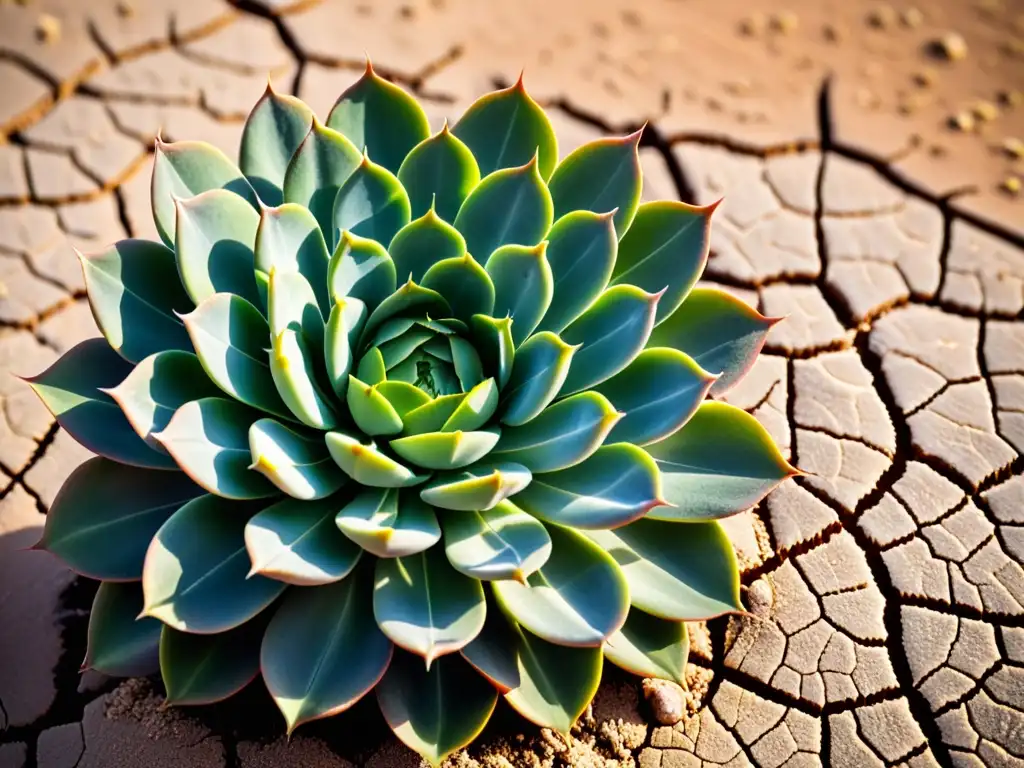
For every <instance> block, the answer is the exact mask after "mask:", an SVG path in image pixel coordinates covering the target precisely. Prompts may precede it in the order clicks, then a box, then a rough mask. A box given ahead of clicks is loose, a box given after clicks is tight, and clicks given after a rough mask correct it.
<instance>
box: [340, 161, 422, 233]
mask: <svg viewBox="0 0 1024 768" xmlns="http://www.w3.org/2000/svg"><path fill="white" fill-rule="evenodd" d="M411 211H412V209H411V207H410V205H409V195H408V194H406V191H405V188H404V187H403V186H402V184H401V182H400V181H399V180H398V179H397V178H396V177H395V175H394V174H393V173H391V172H390V171H389V170H388V169H387V168H385V167H384V166H382V165H377V164H376V163H374V162H372V161H371V160H370V159H369V157H368V156H366V155H364V156H363V161H362V162H361V163H360V164H359V166H358V167H357V168H356V169H355V170H354V171H353V172H352V174H351V175H350V176H349V177H348V178H347V179H346V180H345V183H344V184H342V185H341V188H340V189H339V190H338V196H337V197H336V198H335V200H334V233H335V238H337V237H340V235H341V233H342V232H351V233H352V234H354V235H358V236H360V237H368V238H372V239H373V240H376V241H377V242H378V243H390V242H391V238H393V237H394V236H395V235H396V234H397V233H398V231H399V230H400V229H401V228H402V227H404V226H405V225H406V224H408V223H409V220H410V218H411Z"/></svg>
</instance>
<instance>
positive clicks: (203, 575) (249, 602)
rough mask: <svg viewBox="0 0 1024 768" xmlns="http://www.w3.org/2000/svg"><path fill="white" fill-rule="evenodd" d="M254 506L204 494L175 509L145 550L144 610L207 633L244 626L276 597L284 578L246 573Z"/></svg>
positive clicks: (182, 627) (189, 629)
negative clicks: (248, 525) (248, 526)
mask: <svg viewBox="0 0 1024 768" xmlns="http://www.w3.org/2000/svg"><path fill="white" fill-rule="evenodd" d="M252 511H254V509H253V507H252V506H251V505H248V504H240V503H238V502H232V501H228V500H226V499H221V498H218V497H216V496H212V495H206V496H200V497H199V498H198V499H193V500H192V501H190V502H188V504H186V505H185V506H183V507H182V508H181V509H179V510H178V511H177V512H175V513H174V514H173V515H172V516H171V518H170V519H169V520H168V521H167V522H166V523H164V524H163V525H162V526H161V527H160V530H159V531H157V533H156V536H154V537H153V541H152V543H151V544H150V545H149V550H148V551H147V552H146V565H145V568H144V569H143V572H142V589H143V591H144V592H145V597H146V600H145V603H146V605H145V609H144V610H143V614H142V615H145V616H152V617H154V618H157V619H160V621H162V622H163V623H164V624H167V625H168V626H170V627H173V628H174V629H177V630H180V631H182V632H193V633H196V634H201V635H206V634H216V633H218V632H226V631H227V630H229V629H233V628H234V627H237V626H240V625H242V624H244V623H245V622H247V621H248V620H249V619H251V618H252V617H253V616H255V615H256V614H258V613H259V612H260V611H262V610H263V609H264V608H266V607H267V606H268V605H270V604H271V603H272V602H274V600H275V599H276V598H277V596H278V595H280V594H281V592H282V591H283V590H284V588H285V585H284V584H283V583H281V582H279V581H273V580H272V579H265V578H263V577H262V576H253V577H252V578H249V579H247V578H246V573H247V572H248V570H249V556H248V553H247V552H246V551H245V539H244V529H245V524H246V521H247V520H248V518H249V517H250V513H251V512H252ZM197 531H202V535H201V536H197V535H196V532H197Z"/></svg>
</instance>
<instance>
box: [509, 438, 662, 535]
mask: <svg viewBox="0 0 1024 768" xmlns="http://www.w3.org/2000/svg"><path fill="white" fill-rule="evenodd" d="M516 503H517V504H519V505H520V506H521V507H522V508H523V509H525V510H526V511H527V512H529V513H530V514H532V515H535V516H537V517H539V518H541V519H543V520H548V521H550V522H552V523H557V524H559V525H567V526H570V527H573V528H581V529H588V528H617V527H618V526H620V525H625V524H626V523H629V522H631V521H633V520H636V519H638V518H640V517H643V516H644V515H645V514H647V513H648V512H649V511H650V510H651V509H653V508H654V507H657V506H659V505H663V504H665V502H664V501H663V500H662V499H661V478H660V477H659V475H658V467H657V465H656V464H655V463H654V461H653V460H652V459H651V457H650V456H648V455H647V454H646V453H645V452H644V450H643V449H642V448H637V447H636V446H634V445H629V444H628V443H616V444H615V445H606V446H604V447H603V448H599V449H598V450H597V452H595V453H594V455H593V456H591V457H590V458H589V459H587V460H586V461H584V462H582V463H580V464H577V465H575V466H573V467H570V468H569V469H563V470H561V471H559V472H550V473H546V474H543V475H537V476H536V477H534V479H533V482H532V483H530V485H529V487H527V488H526V489H525V490H523V491H522V493H520V495H519V496H517V497H516Z"/></svg>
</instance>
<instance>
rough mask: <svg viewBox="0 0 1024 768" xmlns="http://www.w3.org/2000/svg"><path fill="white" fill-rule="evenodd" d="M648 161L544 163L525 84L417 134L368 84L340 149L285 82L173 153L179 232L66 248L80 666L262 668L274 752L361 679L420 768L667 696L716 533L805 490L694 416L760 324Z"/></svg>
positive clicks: (721, 604)
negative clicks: (231, 139) (463, 750)
mask: <svg viewBox="0 0 1024 768" xmlns="http://www.w3.org/2000/svg"><path fill="white" fill-rule="evenodd" d="M639 141H640V135H639V133H637V134H633V135H630V136H626V137H622V138H609V139H600V140H597V141H593V142H590V143H588V144H585V145H583V146H582V147H580V148H579V149H577V150H575V151H573V152H572V153H570V154H569V155H568V156H566V157H564V158H562V159H561V160H559V159H558V150H557V143H556V139H555V134H554V131H553V130H552V127H551V124H550V122H549V121H548V118H547V117H546V115H545V113H544V111H543V110H542V109H541V108H540V107H539V106H538V105H537V103H536V102H534V101H533V100H532V99H531V98H530V97H529V96H528V94H527V93H526V91H525V89H524V88H523V86H522V83H521V82H520V83H517V84H516V85H515V86H513V87H511V88H508V89H504V90H500V91H497V92H495V93H491V94H488V95H486V96H484V97H483V98H481V99H480V100H478V101H477V102H476V103H474V104H473V105H472V106H471V107H470V108H469V109H468V110H467V111H466V113H465V114H464V115H463V116H462V118H461V119H460V120H459V121H458V122H457V123H456V124H455V125H454V126H453V127H452V128H450V129H449V128H448V126H447V125H445V126H444V127H443V128H442V129H441V130H440V131H439V132H437V133H433V134H432V133H431V132H430V127H429V124H428V120H427V117H426V115H425V113H424V111H423V109H422V108H421V107H420V105H419V104H418V103H417V102H416V100H415V99H414V98H413V97H412V96H410V95H409V94H407V93H406V92H405V91H403V90H401V89H400V88H398V87H397V86H395V85H393V84H391V83H389V82H387V81H386V80H384V79H382V78H380V77H379V76H377V75H376V74H375V73H374V72H373V71H372V69H371V68H369V67H368V68H367V71H366V73H365V74H364V75H363V76H362V77H361V78H360V79H359V80H358V81H357V82H356V83H355V84H354V85H352V86H351V87H350V88H349V89H348V90H347V91H345V92H344V93H343V94H342V95H341V97H340V98H339V99H338V102H337V103H336V104H335V106H334V108H333V110H332V111H331V113H330V115H329V117H328V119H327V122H326V124H321V123H320V122H319V121H318V120H317V118H316V117H315V116H314V114H313V113H312V111H311V110H310V109H309V108H308V107H307V106H306V105H305V104H303V103H302V102H301V101H300V100H298V99H296V98H294V97H292V96H286V95H281V94H278V93H275V92H274V91H273V90H272V89H270V88H268V90H267V93H266V94H265V95H264V96H263V98H262V99H260V101H259V103H257V104H256V106H255V107H254V109H253V111H252V113H251V114H250V116H249V118H248V121H247V123H246V125H245V129H244V133H243V136H242V142H241V152H240V158H239V162H238V164H237V165H236V164H235V163H234V162H233V161H232V160H230V159H229V158H228V157H227V156H225V155H224V154H223V153H221V152H220V151H219V150H217V149H215V148H214V147H212V146H210V145H208V144H205V143H202V142H192V141H181V142H175V143H169V144H168V143H163V142H160V141H158V142H157V145H156V154H155V164H154V171H153V186H152V203H153V214H154V218H155V222H156V226H157V230H158V231H159V234H160V237H161V239H162V242H149V241H144V240H124V241H121V242H119V243H116V244H115V245H113V246H112V247H111V248H109V249H108V250H106V251H103V252H102V253H97V254H92V255H84V256H82V257H81V262H82V266H83V269H84V273H85V281H86V285H87V288H88V294H89V300H90V303H91V306H92V310H93V314H94V316H95V318H96V322H97V324H98V326H99V328H100V330H101V331H102V333H103V337H104V338H97V339H92V340H89V341H85V342H83V343H81V344H79V345H78V346H76V347H74V348H73V349H71V350H69V351H68V352H67V353H66V354H65V355H64V356H63V357H61V358H60V359H59V360H58V361H57V362H56V363H55V364H54V365H53V366H52V367H51V368H49V369H48V370H46V371H44V372H43V373H41V374H39V375H38V376H36V377H33V378H31V379H29V382H30V384H31V385H32V387H33V388H34V389H35V391H36V392H37V393H38V394H39V396H40V397H41V398H42V400H43V401H44V402H45V403H46V405H47V406H48V407H49V408H50V410H51V411H53V413H54V414H55V416H56V418H57V420H58V421H59V423H60V425H61V427H63V428H64V429H65V430H66V431H67V432H68V433H69V434H70V435H71V436H72V437H73V438H74V439H75V440H77V441H78V442H80V443H81V444H82V445H84V446H86V447H87V448H89V449H90V450H92V451H93V452H94V453H96V454H97V456H96V457H95V458H92V459H90V460H89V461H87V462H86V463H85V464H83V465H82V466H81V467H79V468H78V469H77V470H76V471H75V472H74V473H73V474H72V475H71V476H70V477H69V478H68V480H67V481H66V483H65V484H64V486H63V488H62V489H61V490H60V492H59V494H58V496H57V498H56V500H55V501H54V503H53V505H52V508H51V509H50V512H49V515H48V516H47V520H46V526H45V531H44V535H43V538H42V541H41V542H40V544H39V547H40V548H42V549H46V550H49V551H50V552H53V553H54V554H56V555H57V556H59V557H60V558H61V559H62V560H63V561H65V562H66V563H67V564H68V565H69V566H70V567H71V568H73V569H74V570H75V571H77V572H78V573H80V574H82V575H84V576H86V577H89V578H92V579H98V580H100V581H101V582H102V584H101V585H100V587H99V591H98V593H97V595H96V600H95V604H94V605H93V609H92V614H91V619H90V625H89V648H88V657H87V658H86V660H85V666H87V667H93V668H95V669H98V670H100V671H102V672H104V673H107V674H110V675H126V676H130V675H142V674H150V673H153V672H155V671H157V669H159V672H160V674H161V676H162V678H163V681H164V684H165V686H166V690H167V697H168V700H169V701H170V702H171V703H174V704H200V703H206V702H212V701H217V700H220V699H223V698H225V697H227V696H230V695H231V694H233V693H235V692H236V691H238V690H240V689H241V688H242V687H244V686H245V685H246V684H247V683H249V682H250V681H251V680H252V679H253V678H255V677H256V676H257V675H262V677H263V680H264V682H265V684H266V687H267V688H268V690H269V691H270V694H271V695H272V696H273V698H274V700H275V701H276V703H277V705H278V707H279V708H280V710H281V712H282V714H283V715H284V718H285V720H286V723H287V728H288V730H289V732H290V731H291V730H292V729H294V728H295V727H297V726H298V725H300V724H302V723H305V722H307V721H310V720H314V719H317V718H322V717H326V716H329V715H333V714H335V713H338V712H341V711H343V710H344V709H346V708H347V707H349V706H350V705H352V704H353V703H354V702H356V701H357V700H359V699H360V698H361V697H362V696H364V695H366V694H367V693H369V692H370V691H371V690H374V689H375V690H376V695H377V698H378V701H379V704H380V707H381V709H382V711H383V713H384V716H385V717H386V719H387V721H388V722H389V723H390V725H391V727H392V728H393V729H394V731H395V733H396V734H397V736H398V737H399V738H400V739H401V740H402V741H404V742H405V743H406V744H408V745H409V746H410V747H411V748H412V749H414V750H416V751H417V752H418V753H419V754H421V755H422V756H423V757H424V758H426V759H428V760H429V761H431V762H433V763H437V762H439V761H440V760H442V759H443V758H444V756H445V755H447V754H449V753H451V752H452V751H453V750H456V749H458V748H459V747H461V746H464V745H465V744H467V743H469V742H470V741H471V740H472V739H473V738H474V737H475V736H476V735H477V734H478V733H479V732H480V730H481V729H482V728H483V726H484V724H485V722H486V721H487V718H488V716H489V714H490V712H491V711H492V709H493V707H494V705H495V702H496V700H497V696H499V695H502V696H504V697H505V698H506V699H507V700H508V702H509V703H510V704H511V705H512V706H513V707H514V708H515V709H516V710H517V711H519V712H520V713H522V715H523V716H524V717H526V718H528V719H529V720H531V721H533V722H534V723H537V724H539V725H542V726H546V727H550V728H553V729H555V730H558V731H561V732H567V731H568V729H569V728H570V727H571V726H572V724H573V723H574V721H575V720H576V718H577V717H578V716H579V715H580V714H581V712H583V710H584V709H585V708H586V706H587V704H588V703H589V702H590V700H591V698H592V697H593V695H594V693H595V691H596V690H597V686H598V683H599V680H600V675H601V668H602V659H603V658H607V659H608V660H610V661H611V662H613V663H615V664H617V665H619V666H621V667H624V668H626V669H628V670H631V671H633V672H635V673H637V674H640V675H644V676H655V677H662V678H667V679H671V680H676V681H680V682H681V681H682V680H683V670H684V666H685V662H686V657H687V648H688V640H687V634H686V628H685V625H684V624H683V622H685V621H689V620H697V619H705V618H709V617H713V616H718V615H720V614H723V613H727V612H730V611H738V610H741V609H742V608H741V603H740V597H739V575H738V569H737V563H736V558H735V555H734V552H733V550H732V547H731V546H730V543H729V541H728V539H727V538H726V536H725V534H724V533H723V530H722V528H721V526H720V524H719V523H718V522H716V519H717V518H721V517H723V516H726V515H730V514H733V513H736V512H739V511H741V510H744V509H747V508H749V507H750V506H751V505H753V504H755V503H757V502H758V501H759V500H760V499H761V498H762V497H763V496H764V495H765V494H767V493H768V492H769V491H770V490H771V489H772V488H773V487H775V486H776V485H777V484H778V483H779V482H781V481H782V480H783V479H784V478H786V477H788V476H790V475H792V474H793V473H794V472H795V470H794V469H793V468H792V467H791V466H790V465H789V464H788V463H787V462H786V461H785V460H784V459H783V458H782V457H781V455H780V454H779V452H778V450H777V449H776V447H775V446H774V445H773V443H772V441H771V439H770V437H769V436H768V434H767V433H766V432H765V430H764V429H763V428H762V427H761V426H759V425H758V423H757V422H756V421H755V420H754V418H753V417H751V416H750V415H748V414H747V413H745V412H744V411H742V410H740V409H737V408H735V407H732V406H730V405H727V404H724V403H722V402H718V401H715V400H713V399H710V398H709V397H708V396H709V394H710V395H717V394H720V393H721V392H723V391H724V390H725V389H726V388H728V387H729V386H730V385H732V384H733V383H735V382H736V381H737V380H738V379H739V377H741V376H742V375H743V373H744V372H745V371H746V370H747V369H748V368H749V367H750V365H751V364H752V363H753V361H754V359H755V357H756V356H757V354H758V352H759V351H760V348H761V346H762V344H763V342H764V339H765V335H766V333H767V331H768V328H769V327H770V324H771V322H772V321H771V320H769V319H767V318H764V317H762V316H761V315H759V314H758V313H756V312H755V311H753V310H751V309H750V308H748V307H747V306H745V305H744V304H742V303H740V302H739V301H737V300H736V299H734V298H732V297H730V296H729V295H727V294H725V293H723V292H720V291H717V290H712V289H706V288H699V287H695V284H696V282H697V280H698V278H699V277H700V275H701V272H702V270H703V269H704V266H705V263H706V260H707V254H708V238H709V228H710V218H711V213H712V210H713V206H709V207H704V208H701V207H694V206H690V205H686V204H684V203H681V202H675V201H664V202H652V203H644V204H640V196H641V195H640V193H641V167H640V162H639V156H638V144H639Z"/></svg>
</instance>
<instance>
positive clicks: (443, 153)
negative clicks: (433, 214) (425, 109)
mask: <svg viewBox="0 0 1024 768" xmlns="http://www.w3.org/2000/svg"><path fill="white" fill-rule="evenodd" d="M398 180H399V181H400V182H402V186H403V187H405V190H406V192H408V193H409V201H410V202H411V204H412V215H413V216H422V215H423V214H424V213H426V212H427V211H428V210H434V209H436V210H437V213H438V215H439V216H440V217H441V218H443V219H445V220H447V221H454V220H455V216H456V214H458V212H459V208H460V207H461V206H462V203H463V201H464V200H465V199H466V197H467V196H468V195H469V191H470V190H471V189H473V187H475V186H476V185H477V184H479V183H480V168H479V167H478V166H477V164H476V158H475V157H473V153H472V152H470V150H469V147H467V146H466V145H465V144H464V143H463V142H462V141H461V140H460V139H459V138H458V137H456V136H455V134H453V133H452V132H451V131H450V130H448V123H447V121H445V124H444V127H443V128H442V129H441V130H440V131H438V132H437V133H435V134H434V135H433V136H431V137H429V138H427V139H424V140H423V141H421V142H420V143H419V144H417V145H416V146H415V147H413V149H412V151H411V152H409V154H408V156H406V158H405V160H403V161H402V165H401V167H400V168H399V169H398Z"/></svg>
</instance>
